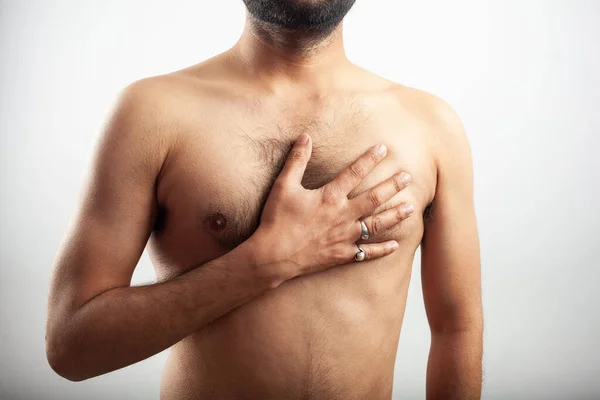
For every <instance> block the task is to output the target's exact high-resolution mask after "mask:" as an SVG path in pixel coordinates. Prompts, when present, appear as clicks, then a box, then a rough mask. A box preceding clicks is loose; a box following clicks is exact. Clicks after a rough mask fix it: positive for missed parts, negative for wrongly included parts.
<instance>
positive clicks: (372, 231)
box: [352, 203, 415, 240]
mask: <svg viewBox="0 0 600 400" xmlns="http://www.w3.org/2000/svg"><path fill="white" fill-rule="evenodd" d="M414 212H415V207H414V206H413V205H412V204H410V203H402V204H398V205H397V206H395V207H392V208H390V209H389V210H385V211H382V212H380V213H378V214H375V215H371V216H368V217H367V218H365V219H363V220H362V221H363V222H364V223H365V225H366V226H367V230H368V231H369V238H372V237H373V236H376V235H377V234H378V233H379V232H382V231H385V230H386V229H389V228H391V227H392V226H394V225H396V224H397V223H399V222H400V221H403V220H405V219H407V218H408V217H410V216H411V215H412V214H413V213H414ZM356 226H357V227H358V228H357V232H358V233H357V234H356V236H354V237H353V238H352V239H353V240H354V239H355V238H357V239H356V240H358V239H360V237H361V233H362V229H361V225H360V220H359V221H357V222H356Z"/></svg>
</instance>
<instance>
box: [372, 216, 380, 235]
mask: <svg viewBox="0 0 600 400" xmlns="http://www.w3.org/2000/svg"><path fill="white" fill-rule="evenodd" d="M381 225H382V221H381V218H379V217H374V218H373V221H372V222H371V232H372V233H373V234H377V233H379V232H380V231H381Z"/></svg>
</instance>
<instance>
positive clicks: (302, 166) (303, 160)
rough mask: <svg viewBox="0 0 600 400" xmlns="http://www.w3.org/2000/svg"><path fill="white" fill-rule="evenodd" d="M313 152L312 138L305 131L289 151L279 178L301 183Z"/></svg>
mask: <svg viewBox="0 0 600 400" xmlns="http://www.w3.org/2000/svg"><path fill="white" fill-rule="evenodd" d="M311 154H312V140H311V138H310V136H309V135H308V134H307V133H303V134H301V135H300V136H299V137H298V139H296V143H294V146H293V147H292V149H291V150H290V152H289V153H288V156H287V159H286V160H285V165H284V166H283V169H282V170H281V173H280V174H279V177H278V179H283V180H284V181H286V182H288V183H292V182H293V183H301V182H302V177H303V176H304V171H306V165H307V164H308V160H309V159H310V156H311Z"/></svg>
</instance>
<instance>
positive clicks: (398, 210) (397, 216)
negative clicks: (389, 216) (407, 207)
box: [396, 207, 404, 221]
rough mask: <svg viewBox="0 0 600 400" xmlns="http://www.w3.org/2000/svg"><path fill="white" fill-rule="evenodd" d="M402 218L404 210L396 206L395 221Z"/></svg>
mask: <svg viewBox="0 0 600 400" xmlns="http://www.w3.org/2000/svg"><path fill="white" fill-rule="evenodd" d="M403 219H404V210H403V209H402V208H401V207H399V208H396V221H401V220H403Z"/></svg>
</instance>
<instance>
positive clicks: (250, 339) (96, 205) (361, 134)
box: [47, 0, 483, 400]
mask: <svg viewBox="0 0 600 400" xmlns="http://www.w3.org/2000/svg"><path fill="white" fill-rule="evenodd" d="M245 4H246V7H247V8H248V11H249V12H248V18H247V24H246V28H245V31H244V33H243V35H242V36H241V38H240V40H239V41H238V42H237V43H236V44H235V46H234V47H233V48H231V49H229V50H228V51H226V52H224V53H222V54H220V55H218V56H216V57H214V58H212V59H209V60H207V61H205V62H202V63H200V64H198V65H195V66H192V67H189V68H186V69H183V70H180V71H177V72H174V73H170V74H166V75H162V76H156V77H151V78H146V79H142V80H139V81H137V82H134V83H132V84H131V85H129V86H128V87H127V88H125V89H124V90H123V92H122V93H121V95H120V97H119V101H118V103H117V105H116V107H115V110H114V112H113V113H112V115H111V118H110V120H109V121H108V123H107V124H106V127H105V129H104V131H103V134H102V136H101V140H100V144H99V146H98V147H97V149H96V152H95V157H94V163H93V166H92V168H91V171H90V176H89V179H88V181H87V184H86V186H85V191H84V195H83V196H82V201H81V205H80V207H79V208H78V211H77V213H76V214H75V216H74V218H73V220H72V223H71V226H70V228H69V231H68V232H67V234H66V236H65V239H64V242H63V244H62V245H61V247H60V249H59V251H58V254H57V257H56V260H55V265H54V275H53V280H52V284H51V292H50V299H49V312H48V320H47V356H48V360H49V363H50V365H51V366H52V368H53V369H54V370H55V371H56V372H57V373H58V374H60V375H62V376H63V377H65V378H67V379H70V380H72V381H81V380H85V379H88V378H91V377H94V376H97V375H101V374H104V373H107V372H110V371H114V370H116V369H118V368H122V367H125V366H127V365H131V364H133V363H136V362H138V361H141V360H143V359H145V358H147V357H150V356H152V355H153V354H156V353H158V352H160V351H163V350H165V349H167V348H169V347H170V346H172V349H171V352H170V355H169V358H168V361H167V365H166V368H165V371H164V376H163V381H162V385H161V399H163V400H180V399H206V400H210V399H327V400H335V399H343V400H349V399H390V398H391V394H392V383H393V376H394V374H393V372H394V364H395V358H396V350H397V345H398V339H399V334H400V329H401V325H402V319H403V315H404V309H405V303H406V296H407V290H408V285H409V280H410V276H411V266H412V263H413V258H414V254H415V251H416V249H417V248H418V246H419V245H421V246H422V247H421V249H422V250H421V254H422V264H421V268H422V282H423V292H424V298H425V305H426V310H427V317H428V320H429V323H430V326H431V337H432V341H431V351H430V356H429V362H428V369H427V397H428V398H429V399H477V398H479V397H480V392H481V357H482V330H483V317H482V307H481V293H480V292H481V291H480V265H479V264H480V262H479V244H478V235H477V227H476V219H475V213H474V206H473V190H472V189H473V188H472V185H473V182H472V166H471V154H470V148H469V144H468V141H467V139H466V136H465V133H464V131H463V128H462V126H461V123H460V121H459V119H458V118H457V117H456V115H455V114H454V112H453V111H452V110H451V109H450V108H449V106H448V105H446V104H445V103H444V102H443V101H442V100H440V99H438V98H436V97H434V96H432V95H430V94H427V93H424V92H421V91H418V90H415V89H412V88H408V87H405V86H401V85H398V84H395V83H392V82H390V81H388V80H385V79H383V78H380V77H377V76H375V75H373V74H371V73H369V72H367V71H365V70H363V69H361V68H359V67H357V66H355V65H353V64H352V63H350V62H349V61H348V59H347V58H346V56H345V53H344V50H343V44H342V25H341V21H342V19H343V17H344V16H345V14H346V12H347V11H348V10H349V9H350V8H351V6H352V4H353V1H352V0H320V1H312V2H308V1H301V0H245ZM305 141H306V142H305ZM378 144H385V146H384V147H377V146H376V145H378ZM292 146H293V147H292ZM386 147H387V153H386ZM378 149H379V150H381V151H378ZM385 153H386V154H385ZM406 178H408V180H406V181H405V179H406ZM406 182H410V184H409V185H408V186H407V185H406ZM411 208H412V210H411ZM411 212H412V215H411ZM360 221H363V222H364V223H365V226H366V228H367V231H368V234H369V235H370V237H369V238H368V239H362V238H361V233H362V226H361V223H360ZM393 243H397V244H398V246H396V248H394V247H393V246H392V244H393ZM147 244H148V250H149V254H150V257H151V260H152V262H153V264H154V266H155V269H156V274H157V278H158V281H159V283H157V284H154V285H147V286H136V287H131V286H130V282H131V277H132V274H133V271H134V268H135V266H136V264H137V262H138V260H139V257H140V255H141V254H142V251H143V250H144V248H145V246H146V245H147ZM358 246H360V247H358ZM361 248H362V250H363V251H364V253H365V254H366V260H364V261H359V260H360V256H362V251H359V249H361Z"/></svg>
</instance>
